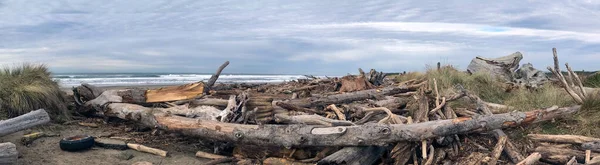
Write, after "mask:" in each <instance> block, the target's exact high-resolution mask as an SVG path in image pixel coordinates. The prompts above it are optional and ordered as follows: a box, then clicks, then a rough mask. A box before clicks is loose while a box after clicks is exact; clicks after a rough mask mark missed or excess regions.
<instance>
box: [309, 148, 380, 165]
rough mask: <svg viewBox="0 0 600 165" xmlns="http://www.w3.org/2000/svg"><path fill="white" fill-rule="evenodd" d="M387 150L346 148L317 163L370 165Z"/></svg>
mask: <svg viewBox="0 0 600 165" xmlns="http://www.w3.org/2000/svg"><path fill="white" fill-rule="evenodd" d="M384 151H385V148H383V147H378V146H368V147H345V148H343V149H341V150H339V151H337V152H335V153H333V154H331V155H329V156H327V157H325V158H323V159H321V160H320V161H319V162H317V165H326V164H327V165H329V164H344V165H368V164H373V163H375V162H376V161H377V159H379V157H381V155H382V154H383V152H384Z"/></svg>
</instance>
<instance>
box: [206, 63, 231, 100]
mask: <svg viewBox="0 0 600 165" xmlns="http://www.w3.org/2000/svg"><path fill="white" fill-rule="evenodd" d="M227 65H229V61H225V63H223V64H221V66H219V68H218V69H217V72H215V74H213V75H212V76H210V79H208V81H207V83H206V87H205V88H204V94H208V92H209V91H210V90H211V88H212V87H213V85H215V82H217V79H219V75H221V72H222V71H223V69H225V67H227Z"/></svg>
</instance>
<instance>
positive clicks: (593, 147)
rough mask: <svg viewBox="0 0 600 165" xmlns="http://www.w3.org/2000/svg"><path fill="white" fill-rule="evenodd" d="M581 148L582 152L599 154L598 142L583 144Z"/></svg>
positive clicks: (599, 145) (599, 146) (599, 143)
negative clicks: (590, 151)
mask: <svg viewBox="0 0 600 165" xmlns="http://www.w3.org/2000/svg"><path fill="white" fill-rule="evenodd" d="M581 148H582V149H584V150H592V151H594V152H600V141H594V142H586V143H583V144H581Z"/></svg>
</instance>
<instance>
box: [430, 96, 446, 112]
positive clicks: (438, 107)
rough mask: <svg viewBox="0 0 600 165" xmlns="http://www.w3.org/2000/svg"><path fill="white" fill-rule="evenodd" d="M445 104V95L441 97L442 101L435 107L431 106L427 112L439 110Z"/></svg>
mask: <svg viewBox="0 0 600 165" xmlns="http://www.w3.org/2000/svg"><path fill="white" fill-rule="evenodd" d="M445 105H446V97H442V103H440V104H438V105H437V106H436V107H435V108H433V109H432V110H431V111H429V114H433V113H435V112H436V111H439V110H440V109H442V108H443V107H444V106H445Z"/></svg>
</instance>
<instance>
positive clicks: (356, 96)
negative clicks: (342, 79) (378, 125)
mask: <svg viewBox="0 0 600 165" xmlns="http://www.w3.org/2000/svg"><path fill="white" fill-rule="evenodd" d="M424 84H425V82H423V83H420V84H416V85H408V86H406V85H403V86H392V87H385V88H381V89H369V90H362V91H356V92H348V93H341V94H335V95H329V96H324V97H311V98H308V99H298V100H291V101H290V102H289V103H291V104H295V105H297V106H300V107H316V106H322V107H324V106H327V105H330V104H341V103H351V102H353V101H360V100H366V99H376V98H377V97H382V96H385V95H394V94H399V93H405V92H410V91H416V90H417V89H418V88H419V87H421V86H422V85H424Z"/></svg>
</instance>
